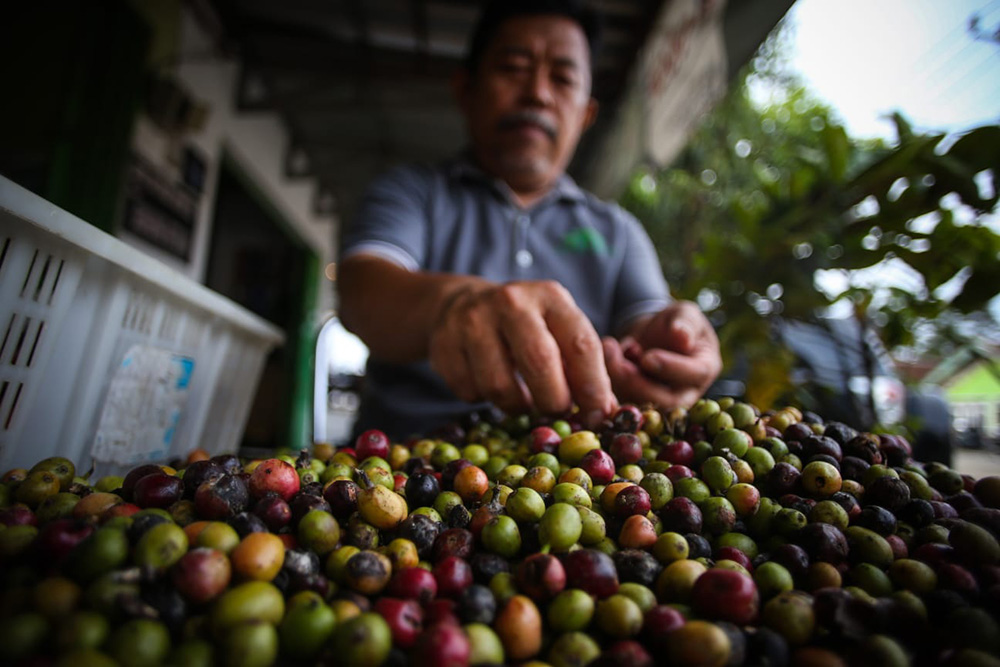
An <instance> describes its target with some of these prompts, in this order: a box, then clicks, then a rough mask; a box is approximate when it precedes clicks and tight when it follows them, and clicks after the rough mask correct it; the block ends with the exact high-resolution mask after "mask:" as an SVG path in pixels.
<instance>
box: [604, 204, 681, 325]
mask: <svg viewBox="0 0 1000 667" xmlns="http://www.w3.org/2000/svg"><path fill="white" fill-rule="evenodd" d="M618 213H619V216H620V218H621V223H622V227H623V232H624V233H623V236H624V240H625V256H624V260H623V262H622V268H621V273H620V274H619V277H618V283H617V285H616V287H615V307H614V315H613V320H612V324H613V331H614V332H615V333H616V334H621V333H623V332H624V331H625V330H626V329H627V328H628V326H629V324H631V323H632V321H633V320H635V319H636V318H638V317H642V316H643V315H652V314H653V313H656V312H659V311H660V310H663V308H665V307H666V306H667V305H669V304H670V302H671V301H672V299H671V297H670V288H669V286H668V285H667V280H666V278H664V277H663V269H662V268H661V267H660V260H659V258H658V257H657V255H656V249H655V248H654V247H653V242H652V241H651V240H650V238H649V234H647V233H646V230H645V228H643V226H642V224H641V223H640V222H639V221H638V220H637V219H636V218H635V216H633V215H632V214H630V213H628V212H627V211H625V210H623V209H620V208H619V209H618Z"/></svg>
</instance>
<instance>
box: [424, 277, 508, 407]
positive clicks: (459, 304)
mask: <svg viewBox="0 0 1000 667" xmlns="http://www.w3.org/2000/svg"><path fill="white" fill-rule="evenodd" d="M430 362H431V368H432V369H433V370H434V371H435V372H437V373H438V374H439V375H441V377H442V378H443V379H444V381H445V382H446V383H447V384H448V386H449V387H450V388H451V389H452V391H453V392H455V395H456V396H457V397H458V398H460V399H461V400H463V401H466V402H470V403H471V402H477V401H482V400H489V401H492V402H493V403H495V404H496V405H497V406H498V407H500V408H502V409H504V410H509V411H518V410H525V409H527V407H528V402H527V401H526V400H525V395H524V391H523V390H522V388H521V386H520V384H519V381H518V379H517V377H516V374H515V369H514V365H513V362H512V360H511V357H510V352H509V351H508V350H507V348H506V344H505V343H504V341H503V339H502V338H501V336H500V334H499V331H498V328H497V324H496V318H495V317H494V316H493V313H492V312H491V311H490V310H489V309H487V308H483V307H482V305H481V303H479V299H478V298H477V296H475V295H470V296H467V297H464V298H463V299H461V300H456V302H455V303H453V304H451V305H450V307H449V309H448V311H447V312H446V313H444V315H443V316H442V321H441V322H440V323H439V324H438V327H437V328H436V330H435V332H434V334H433V335H432V336H431V345H430Z"/></svg>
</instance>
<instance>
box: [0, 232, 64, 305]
mask: <svg viewBox="0 0 1000 667" xmlns="http://www.w3.org/2000/svg"><path fill="white" fill-rule="evenodd" d="M4 252H6V246H5V247H4ZM63 264H64V262H63V260H61V259H59V258H58V257H56V256H54V255H50V254H43V253H41V252H40V251H38V250H36V251H35V253H34V255H32V257H31V264H30V265H29V266H28V273H27V274H26V275H25V276H24V284H23V285H22V286H21V298H22V299H31V300H32V301H35V302H36V303H41V304H44V305H46V306H51V305H52V299H53V297H55V294H56V289H57V288H58V287H59V278H60V276H62V269H63Z"/></svg>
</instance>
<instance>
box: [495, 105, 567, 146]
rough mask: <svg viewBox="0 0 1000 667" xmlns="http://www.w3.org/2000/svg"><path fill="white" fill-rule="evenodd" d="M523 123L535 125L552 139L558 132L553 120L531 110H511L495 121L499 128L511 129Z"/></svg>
mask: <svg viewBox="0 0 1000 667" xmlns="http://www.w3.org/2000/svg"><path fill="white" fill-rule="evenodd" d="M525 123H530V124H532V125H537V126H538V127H540V128H541V129H542V130H543V131H544V132H545V133H546V134H548V135H549V137H550V138H552V139H555V138H556V135H557V134H558V133H559V128H558V127H556V124H555V122H554V121H553V120H552V119H551V118H549V117H548V116H546V115H545V114H543V113H540V112H538V111H531V110H524V111H513V112H511V113H509V114H507V115H505V116H503V117H501V118H500V120H499V122H498V123H497V127H498V128H499V129H501V130H511V129H513V128H515V127H517V126H518V125H523V124H525Z"/></svg>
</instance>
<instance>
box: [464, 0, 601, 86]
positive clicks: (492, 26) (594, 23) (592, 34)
mask: <svg viewBox="0 0 1000 667" xmlns="http://www.w3.org/2000/svg"><path fill="white" fill-rule="evenodd" d="M538 14H558V15H560V16H565V17H567V18H569V19H572V20H573V21H576V23H578V24H579V26H580V28H581V29H582V30H583V34H584V36H586V38H587V44H588V45H589V46H590V62H591V67H593V63H594V59H595V58H596V57H597V51H598V49H599V48H600V41H601V16H600V14H598V12H597V11H596V10H595V9H593V8H592V7H590V6H589V5H588V4H587V3H586V2H585V1H584V0H489V1H488V2H487V3H486V6H485V7H484V8H483V12H482V14H480V15H479V21H478V22H477V23H476V27H475V30H473V32H472V37H471V38H470V39H469V47H468V51H467V52H466V55H465V66H466V68H468V70H469V72H470V73H475V72H476V70H477V69H479V63H480V61H481V60H482V58H483V52H484V51H486V47H487V46H488V45H489V43H490V40H492V39H493V37H494V35H496V33H497V30H498V29H499V28H500V25H501V24H502V23H503V22H504V21H506V20H507V19H510V18H513V17H515V16H524V15H538Z"/></svg>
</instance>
